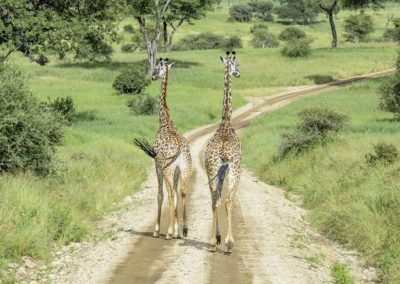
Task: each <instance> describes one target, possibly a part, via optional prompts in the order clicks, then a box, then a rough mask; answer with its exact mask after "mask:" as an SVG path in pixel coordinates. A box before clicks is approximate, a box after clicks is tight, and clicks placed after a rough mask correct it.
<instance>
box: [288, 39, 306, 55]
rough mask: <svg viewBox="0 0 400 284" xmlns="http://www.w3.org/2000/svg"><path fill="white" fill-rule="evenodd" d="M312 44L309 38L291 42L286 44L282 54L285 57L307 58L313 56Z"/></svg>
mask: <svg viewBox="0 0 400 284" xmlns="http://www.w3.org/2000/svg"><path fill="white" fill-rule="evenodd" d="M310 43H311V40H310V39H309V38H301V39H298V40H290V41H288V42H286V44H285V46H284V47H283V48H282V50H281V53H282V55H283V56H285V57H307V56H309V55H310V54H311V47H310Z"/></svg>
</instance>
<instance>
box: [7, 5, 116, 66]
mask: <svg viewBox="0 0 400 284" xmlns="http://www.w3.org/2000/svg"><path fill="white" fill-rule="evenodd" d="M119 7H120V5H119V0H93V1H82V0H67V1H57V0H53V1H50V0H0V60H1V61H4V60H6V59H7V57H8V56H9V55H10V54H12V53H13V52H15V51H20V52H22V53H23V54H24V55H25V56H27V57H29V58H30V59H31V60H33V61H36V62H38V63H40V64H45V63H46V62H47V58H46V57H45V55H44V54H46V53H48V52H52V53H56V54H59V55H60V56H61V57H62V56H64V55H65V54H66V53H67V52H75V54H76V55H78V54H79V56H77V57H79V58H82V59H83V58H88V57H92V59H93V58H97V57H99V56H106V57H107V56H109V55H110V54H111V51H112V49H111V47H110V45H109V43H110V42H112V41H114V40H116V38H117V36H116V35H117V33H116V29H115V28H116V19H117V15H118V13H117V9H118V8H119Z"/></svg>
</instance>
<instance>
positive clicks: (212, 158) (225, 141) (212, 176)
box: [205, 52, 242, 253]
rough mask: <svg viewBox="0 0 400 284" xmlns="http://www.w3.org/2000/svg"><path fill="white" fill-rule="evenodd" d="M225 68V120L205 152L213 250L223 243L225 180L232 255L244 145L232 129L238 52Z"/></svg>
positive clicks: (225, 60)
mask: <svg viewBox="0 0 400 284" xmlns="http://www.w3.org/2000/svg"><path fill="white" fill-rule="evenodd" d="M221 61H222V62H223V63H224V65H225V77H224V78H225V87H224V102H223V111H222V120H221V123H220V125H219V128H218V129H217V131H216V132H215V134H214V136H213V137H212V138H211V140H210V142H209V143H208V144H207V147H206V152H205V166H206V170H207V175H208V183H209V187H210V191H211V198H212V211H213V226H212V236H211V248H210V249H211V251H213V252H214V251H216V249H217V248H216V247H217V244H220V243H221V234H220V231H219V226H218V207H219V204H220V199H221V195H222V186H223V183H224V180H225V179H226V181H227V190H228V193H227V198H226V200H225V209H226V214H227V220H228V230H227V235H226V238H225V249H226V252H227V253H231V252H232V249H233V243H234V240H233V235H232V208H233V197H234V195H235V192H236V190H237V187H238V184H239V179H240V161H241V159H242V146H241V144H240V140H239V138H238V136H237V135H236V133H235V130H234V129H233V127H232V122H231V119H232V84H231V81H232V76H234V77H236V78H239V77H240V72H239V70H238V66H239V64H238V63H237V61H236V55H235V52H232V53H230V52H227V56H226V58H222V57H221Z"/></svg>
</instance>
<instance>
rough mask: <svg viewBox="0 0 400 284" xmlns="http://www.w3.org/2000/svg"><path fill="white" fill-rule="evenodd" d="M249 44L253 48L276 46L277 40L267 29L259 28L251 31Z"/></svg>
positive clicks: (277, 44)
mask: <svg viewBox="0 0 400 284" xmlns="http://www.w3.org/2000/svg"><path fill="white" fill-rule="evenodd" d="M251 45H252V46H253V47H255V48H266V47H278V46H279V42H278V40H277V38H276V36H275V35H274V34H272V33H270V32H268V29H261V28H259V29H256V30H254V32H253V39H252V40H251Z"/></svg>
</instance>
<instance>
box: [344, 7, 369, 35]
mask: <svg viewBox="0 0 400 284" xmlns="http://www.w3.org/2000/svg"><path fill="white" fill-rule="evenodd" d="M344 30H345V32H346V33H345V35H344V37H345V39H346V41H349V42H360V41H366V40H367V39H368V36H369V34H370V33H372V32H373V31H374V23H373V22H372V17H371V16H370V15H367V14H365V13H360V14H358V15H351V16H349V17H347V18H346V19H345V20H344Z"/></svg>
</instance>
